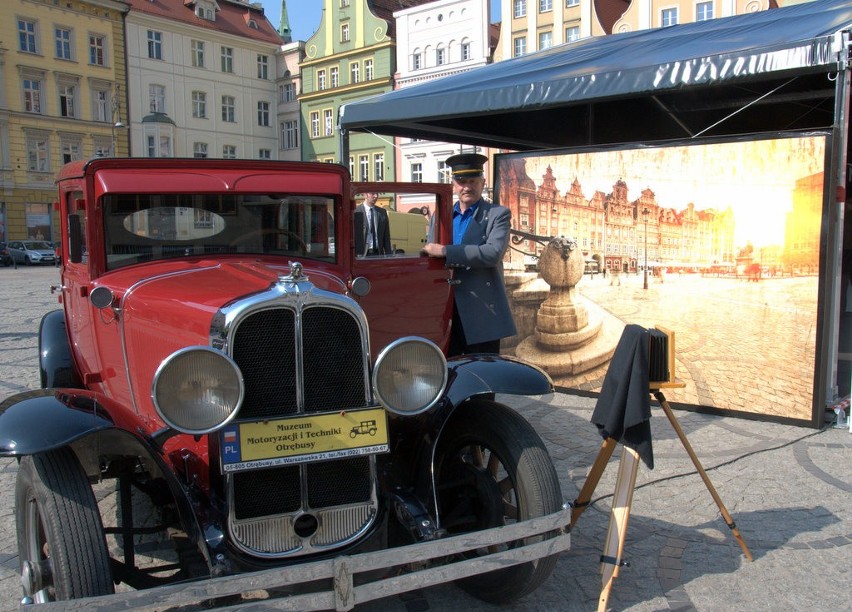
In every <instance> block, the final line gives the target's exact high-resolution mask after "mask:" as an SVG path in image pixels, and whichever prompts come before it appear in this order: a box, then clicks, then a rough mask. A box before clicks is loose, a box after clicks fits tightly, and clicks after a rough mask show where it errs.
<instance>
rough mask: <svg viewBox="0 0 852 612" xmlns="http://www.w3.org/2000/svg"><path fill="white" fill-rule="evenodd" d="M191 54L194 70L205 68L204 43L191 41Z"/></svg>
mask: <svg viewBox="0 0 852 612" xmlns="http://www.w3.org/2000/svg"><path fill="white" fill-rule="evenodd" d="M189 53H190V55H191V56H192V66H193V68H204V41H203V40H191V41H190V42H189Z"/></svg>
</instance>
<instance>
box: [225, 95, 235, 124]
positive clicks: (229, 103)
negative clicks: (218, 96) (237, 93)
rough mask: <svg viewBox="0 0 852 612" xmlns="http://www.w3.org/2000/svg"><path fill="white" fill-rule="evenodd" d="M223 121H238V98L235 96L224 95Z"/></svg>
mask: <svg viewBox="0 0 852 612" xmlns="http://www.w3.org/2000/svg"><path fill="white" fill-rule="evenodd" d="M222 121H224V122H225V123H236V122H237V99H236V98H235V97H234V96H229V95H223V96H222Z"/></svg>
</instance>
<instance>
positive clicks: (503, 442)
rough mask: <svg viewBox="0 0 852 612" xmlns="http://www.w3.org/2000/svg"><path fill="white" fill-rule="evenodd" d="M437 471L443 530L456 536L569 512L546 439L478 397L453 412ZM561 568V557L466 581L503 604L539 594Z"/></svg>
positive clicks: (477, 594)
mask: <svg viewBox="0 0 852 612" xmlns="http://www.w3.org/2000/svg"><path fill="white" fill-rule="evenodd" d="M436 471H437V474H438V481H437V483H436V492H437V495H438V508H439V512H440V522H441V527H442V528H444V529H446V530H447V531H448V532H449V533H450V534H461V533H468V532H471V531H477V530H481V529H487V528H490V527H498V526H501V525H506V524H510V523H515V522H517V521H520V520H525V519H529V518H534V517H537V516H542V515H545V514H550V513H552V512H556V511H558V510H560V509H561V508H562V503H563V500H562V493H561V489H560V486H559V479H558V477H557V476H556V470H555V469H554V467H553V463H552V461H551V460H550V456H549V455H548V453H547V449H546V447H545V445H544V443H543V442H542V440H541V438H540V437H539V436H538V434H537V433H536V431H535V430H534V429H533V428H532V426H531V425H530V424H529V423H527V421H526V420H525V419H524V418H523V417H521V416H520V415H519V414H517V413H516V412H514V411H513V410H512V409H511V408H509V407H507V406H504V405H502V404H499V403H497V402H494V401H491V400H483V399H476V400H471V401H469V402H467V403H466V404H464V405H463V406H460V407H459V409H458V410H457V411H456V413H455V414H453V417H452V421H451V422H450V423H449V424H448V425H447V429H446V430H445V431H444V432H443V434H442V435H441V441H440V442H439V449H438V466H437V470H436ZM527 543H531V541H530V542H527ZM555 565H556V556H555V555H554V556H551V557H546V558H543V559H538V560H536V561H532V562H530V563H524V564H521V565H515V566H513V567H510V568H507V569H501V570H498V571H494V572H489V573H487V574H482V575H479V576H473V577H471V578H465V579H463V580H460V581H458V584H459V586H461V587H462V588H463V589H464V590H466V591H468V592H469V593H470V594H471V595H473V596H475V597H477V598H479V599H482V600H483V601H488V602H491V603H497V604H503V603H507V602H509V601H512V600H514V599H517V598H518V597H522V596H524V595H527V594H529V593H531V592H532V591H534V590H535V589H536V588H538V586H539V585H541V583H542V582H544V580H545V579H546V578H547V577H548V576H549V575H550V573H551V572H552V571H553V567H554V566H555Z"/></svg>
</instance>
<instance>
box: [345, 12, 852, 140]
mask: <svg viewBox="0 0 852 612" xmlns="http://www.w3.org/2000/svg"><path fill="white" fill-rule="evenodd" d="M849 28H852V3H850V2H849V0H817V1H815V2H808V3H804V4H798V5H794V6H789V7H785V8H779V9H772V10H767V11H761V12H758V13H751V14H747V15H739V16H735V17H726V18H720V19H713V20H710V21H702V22H697V23H690V24H683V25H677V26H672V27H668V28H660V29H652V30H641V31H638V32H628V33H624V34H614V35H611V36H604V37H596V38H587V39H583V40H580V41H576V42H573V43H568V44H564V45H559V46H557V47H553V48H551V49H548V50H545V51H540V52H538V53H532V54H529V55H525V56H522V57H518V58H513V59H509V60H506V61H503V62H498V63H495V64H490V65H488V66H484V67H481V68H477V69H474V70H470V71H467V72H464V73H461V74H457V75H453V76H450V77H445V78H441V79H435V80H433V81H429V82H426V83H423V84H421V85H417V86H413V87H408V88H404V89H398V90H395V91H391V92H388V93H386V94H382V95H379V96H374V97H372V98H367V99H363V100H358V101H356V102H351V103H348V104H345V105H343V106H342V107H341V109H340V119H339V121H340V127H341V129H342V130H344V134H345V133H347V132H348V131H361V132H374V133H378V134H385V135H389V136H404V137H410V138H422V139H427V140H442V141H446V142H455V143H464V144H471V145H479V146H490V147H499V148H504V149H513V150H518V151H525V150H533V149H546V148H557V147H567V146H583V145H599V144H611V143H622V142H642V141H651V140H667V139H675V138H678V139H680V138H693V137H699V136H708V137H709V136H724V135H732V134H744V133H753V132H767V131H778V130H807V129H815V128H826V127H830V126H832V125H833V124H834V120H835V116H834V115H835V108H834V96H835V83H834V78H833V77H834V75H835V74H836V72H837V71H838V70H843V69H845V68H846V60H847V55H848V52H849V50H848V46H849V34H848V30H849Z"/></svg>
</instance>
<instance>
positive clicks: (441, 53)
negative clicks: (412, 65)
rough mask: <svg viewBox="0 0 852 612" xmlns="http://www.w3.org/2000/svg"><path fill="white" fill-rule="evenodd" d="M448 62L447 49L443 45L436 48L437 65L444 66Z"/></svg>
mask: <svg viewBox="0 0 852 612" xmlns="http://www.w3.org/2000/svg"><path fill="white" fill-rule="evenodd" d="M446 63H447V50H446V49H444V48H443V47H438V48H437V49H435V65H436V66H443V65H444V64H446Z"/></svg>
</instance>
